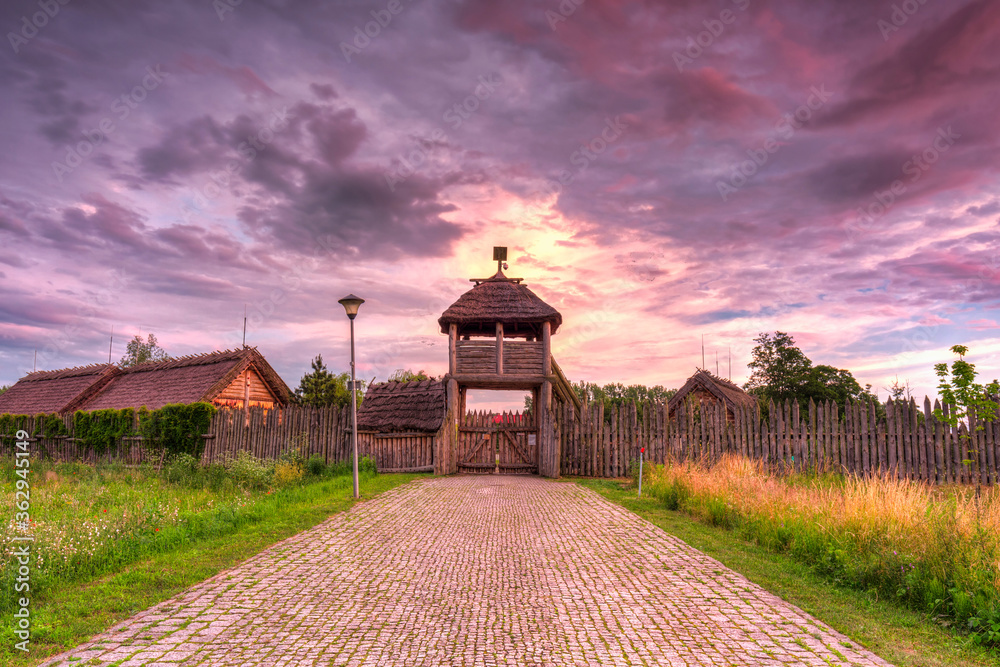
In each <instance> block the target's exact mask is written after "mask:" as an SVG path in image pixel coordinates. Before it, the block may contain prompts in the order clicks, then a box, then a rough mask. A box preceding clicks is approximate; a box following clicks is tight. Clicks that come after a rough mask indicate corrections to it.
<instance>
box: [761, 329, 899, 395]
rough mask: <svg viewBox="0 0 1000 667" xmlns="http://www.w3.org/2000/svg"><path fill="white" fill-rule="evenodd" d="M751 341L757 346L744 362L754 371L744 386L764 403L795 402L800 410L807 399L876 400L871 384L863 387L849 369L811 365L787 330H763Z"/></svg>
mask: <svg viewBox="0 0 1000 667" xmlns="http://www.w3.org/2000/svg"><path fill="white" fill-rule="evenodd" d="M754 340H755V341H756V342H757V346H756V347H754V349H753V360H752V361H751V362H750V363H749V364H747V366H748V367H749V368H751V369H752V370H753V372H752V373H751V375H750V379H749V380H748V381H747V382H746V384H744V385H743V388H744V389H746V390H747V391H748V392H749V393H751V394H753V395H755V396H757V397H758V398H759V399H760V400H761V401H762V403H764V404H765V405H766V404H767V402H768V401H771V400H773V401H774V402H775V403H780V402H783V401H785V400H794V401H798V402H799V405H800V407H801V408H802V409H807V408H808V407H809V401H810V400H813V401H815V402H817V403H819V402H821V401H834V402H835V403H837V404H838V405H843V404H844V403H845V402H846V401H848V400H852V401H857V400H874V401H875V402H876V403H878V397H877V396H875V395H874V394H873V393H872V391H871V385H870V384H869V385H865V387H864V388H862V387H861V385H860V384H859V383H858V381H857V380H856V379H855V378H854V376H853V375H852V374H851V372H850V371H848V370H846V369H843V368H834V367H833V366H827V365H825V364H820V365H818V366H813V365H812V361H811V360H810V359H809V357H807V356H806V355H805V354H804V353H803V352H802V350H800V349H799V348H798V347H796V345H795V339H794V338H792V337H791V336H789V335H788V334H787V333H784V332H782V331H775V332H774V334H773V335H771V334H767V333H762V334H760V335H759V336H758V337H757V338H755V339H754ZM879 405H881V404H880V403H879Z"/></svg>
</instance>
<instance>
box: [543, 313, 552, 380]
mask: <svg viewBox="0 0 1000 667" xmlns="http://www.w3.org/2000/svg"><path fill="white" fill-rule="evenodd" d="M542 374H543V375H552V323H551V322H542Z"/></svg>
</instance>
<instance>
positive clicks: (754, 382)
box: [743, 331, 812, 403]
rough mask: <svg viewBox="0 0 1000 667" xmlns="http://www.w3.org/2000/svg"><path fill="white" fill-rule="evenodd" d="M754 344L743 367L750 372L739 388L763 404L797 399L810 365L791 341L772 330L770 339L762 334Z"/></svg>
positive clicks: (792, 340) (782, 334)
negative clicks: (750, 354)
mask: <svg viewBox="0 0 1000 667" xmlns="http://www.w3.org/2000/svg"><path fill="white" fill-rule="evenodd" d="M754 341H755V342H756V343H757V345H756V346H755V347H754V348H753V352H752V355H753V359H752V360H751V361H750V363H749V364H747V367H748V368H750V369H752V372H751V374H750V379H749V380H747V382H746V384H744V385H743V388H744V389H746V390H747V391H748V392H749V393H751V394H754V395H755V396H758V397H759V398H761V399H762V400H763V401H764V402H765V403H766V402H767V401H768V400H770V399H773V400H774V401H775V402H778V401H784V400H785V399H788V398H792V399H798V398H799V397H800V396H801V394H802V388H803V385H804V384H805V383H806V381H807V376H808V374H809V369H810V368H811V367H812V362H811V361H809V358H808V357H806V355H805V354H803V353H802V350H800V349H799V348H798V347H796V346H795V339H794V338H792V337H791V336H789V335H788V334H786V333H784V332H783V331H775V332H774V335H773V336H772V335H771V334H767V333H762V334H760V335H759V336H757V338H754Z"/></svg>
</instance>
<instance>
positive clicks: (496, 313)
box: [438, 271, 562, 333]
mask: <svg viewBox="0 0 1000 667" xmlns="http://www.w3.org/2000/svg"><path fill="white" fill-rule="evenodd" d="M496 322H503V323H504V324H541V323H542V322H551V323H552V333H555V332H556V330H557V329H558V328H559V325H560V324H562V315H560V314H559V311H558V310H556V309H555V308H553V307H552V306H550V305H549V304H547V303H545V302H544V301H542V300H541V299H540V298H539V297H538V295H537V294H535V293H534V292H532V291H531V290H530V289H528V288H527V287H526V286H524V285H522V284H521V280H520V279H519V278H513V279H511V278H508V277H507V276H505V275H504V274H503V272H502V271H497V272H496V275H494V276H493V277H491V278H486V279H485V280H480V281H477V284H476V286H475V287H473V288H472V289H470V290H469V291H468V292H466V293H465V294H463V295H462V296H460V297H458V301H456V302H455V303H453V304H451V306H449V307H448V310H446V311H444V314H443V315H441V317H440V318H438V324H440V325H441V333H448V325H449V324H452V323H455V324H458V325H459V326H460V327H461V326H463V325H475V324H482V325H484V327H486V326H487V325H488V326H493V325H494V324H495V323H496Z"/></svg>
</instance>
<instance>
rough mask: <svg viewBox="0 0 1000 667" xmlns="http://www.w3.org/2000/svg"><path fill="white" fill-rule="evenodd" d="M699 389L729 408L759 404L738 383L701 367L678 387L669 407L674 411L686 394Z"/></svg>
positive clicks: (668, 404)
mask: <svg viewBox="0 0 1000 667" xmlns="http://www.w3.org/2000/svg"><path fill="white" fill-rule="evenodd" d="M697 389H704V390H705V391H707V392H708V393H710V394H712V395H713V396H715V397H716V398H718V399H719V400H720V401H723V402H724V403H725V404H726V407H727V408H728V409H729V410H735V409H736V408H742V407H753V406H754V405H756V404H757V399H756V398H754V397H753V396H751V395H750V394H748V393H746V392H745V391H743V390H742V389H741V388H740V387H739V386H738V385H736V384H733V383H732V382H730V381H729V380H724V379H722V378H720V377H716V376H715V375H712V374H711V373H709V372H708V371H706V370H703V369H701V368H699V369H698V371H697V372H696V373H695V374H694V375H692V376H691V377H689V378H688V380H687V382H685V383H684V386H683V387H681V388H680V389H678V390H677V393H676V394H674V395H673V396H672V397H671V398H670V401H669V402H668V403H667V409H668V410H669V411H670V412H673V410H674V408H676V407H677V405H678V404H679V403H680V402H681V401H683V400H684V397H685V396H687V395H688V394H690V393H691V392H692V391H695V390H697Z"/></svg>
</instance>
